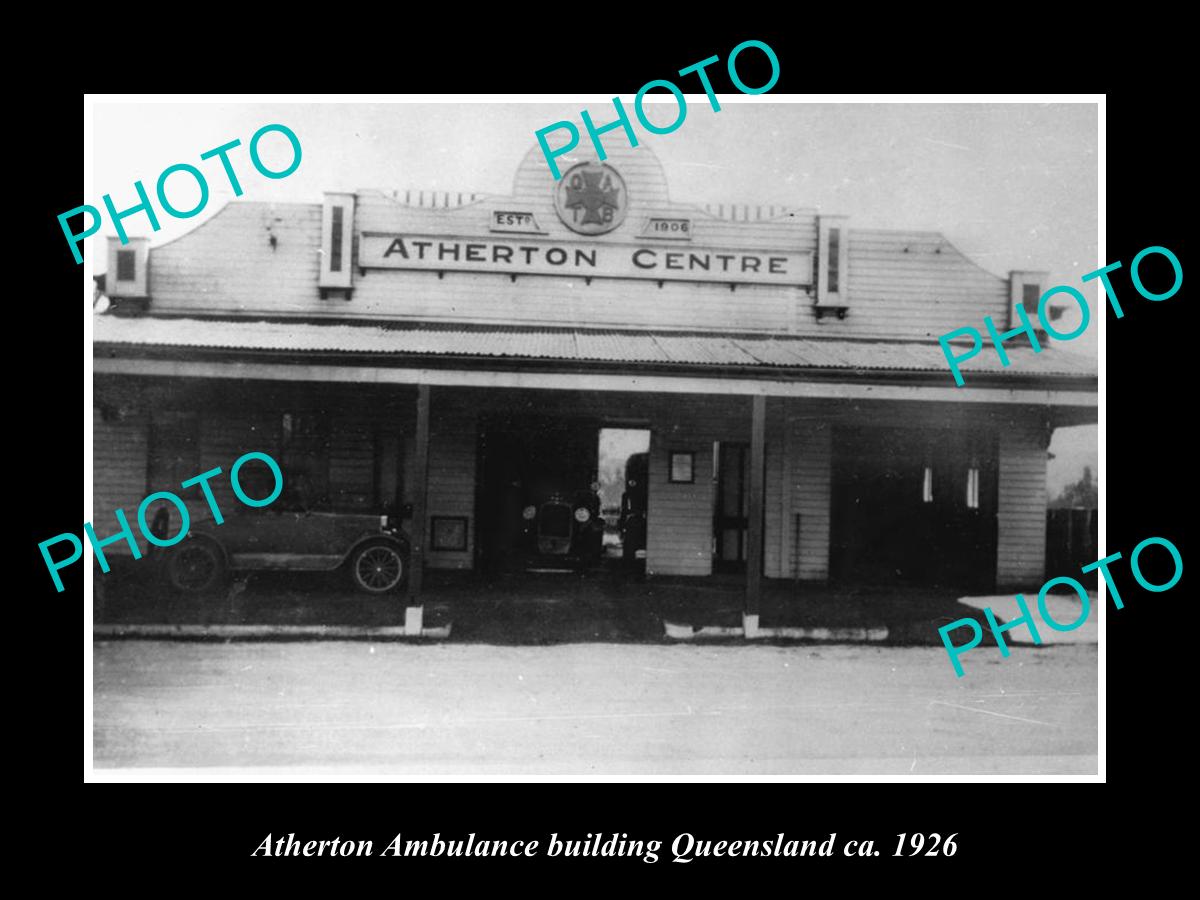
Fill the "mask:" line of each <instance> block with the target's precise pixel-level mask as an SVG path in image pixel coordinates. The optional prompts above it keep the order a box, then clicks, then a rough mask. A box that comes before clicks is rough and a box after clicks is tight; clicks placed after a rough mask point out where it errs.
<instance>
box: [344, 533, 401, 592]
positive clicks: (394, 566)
mask: <svg viewBox="0 0 1200 900" xmlns="http://www.w3.org/2000/svg"><path fill="white" fill-rule="evenodd" d="M407 576H408V554H407V553H405V551H404V548H403V547H401V546H400V545H399V544H395V543H393V542H391V541H368V542H367V543H365V544H363V545H361V546H360V547H357V548H356V549H355V550H354V552H353V553H351V554H350V582H351V584H353V585H354V587H355V589H357V590H359V591H362V592H364V593H367V594H386V593H388V592H389V591H394V590H396V589H397V588H398V587H400V585H402V584H403V583H404V579H405V578H406V577H407Z"/></svg>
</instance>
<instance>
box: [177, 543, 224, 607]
mask: <svg viewBox="0 0 1200 900" xmlns="http://www.w3.org/2000/svg"><path fill="white" fill-rule="evenodd" d="M227 574H228V570H227V567H226V565H225V556H224V554H222V553H221V548H220V547H218V546H217V545H216V543H214V542H213V541H207V540H190V541H185V542H184V543H183V544H182V545H180V546H179V547H176V548H174V549H173V550H171V551H170V555H169V556H168V558H167V580H168V581H169V582H170V583H171V587H173V588H175V590H177V591H181V592H182V593H185V594H204V593H208V592H210V591H213V590H215V589H216V588H218V587H220V586H221V585H223V584H224V583H225V580H226V576H227Z"/></svg>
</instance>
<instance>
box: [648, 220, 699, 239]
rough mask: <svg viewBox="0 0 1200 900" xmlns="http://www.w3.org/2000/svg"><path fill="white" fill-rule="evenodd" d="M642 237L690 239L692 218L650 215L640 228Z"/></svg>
mask: <svg viewBox="0 0 1200 900" xmlns="http://www.w3.org/2000/svg"><path fill="white" fill-rule="evenodd" d="M642 237H653V238H662V239H665V240H668V241H690V240H691V239H692V220H691V219H660V218H658V217H652V218H650V219H647V220H646V227H645V228H643V229H642Z"/></svg>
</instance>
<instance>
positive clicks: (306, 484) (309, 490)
mask: <svg viewBox="0 0 1200 900" xmlns="http://www.w3.org/2000/svg"><path fill="white" fill-rule="evenodd" d="M328 435H329V430H328V427H327V421H326V418H325V416H323V415H320V414H318V413H312V412H303V413H292V412H286V413H284V414H283V434H282V444H283V446H282V452H281V453H280V460H279V464H280V466H281V468H282V469H283V479H284V481H283V483H284V493H283V497H282V498H281V499H282V500H283V504H284V505H283V507H281V508H292V509H304V510H310V509H316V508H319V507H322V506H326V505H327V504H328V502H329V436H328ZM264 474H265V475H266V476H267V477H269V476H270V472H269V471H264ZM267 492H268V493H269V492H270V486H268V490H267ZM247 493H249V494H250V496H252V497H255V496H263V495H262V494H255V493H254V492H253V491H249V490H248V491H247Z"/></svg>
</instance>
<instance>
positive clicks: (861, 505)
mask: <svg viewBox="0 0 1200 900" xmlns="http://www.w3.org/2000/svg"><path fill="white" fill-rule="evenodd" d="M560 162H565V164H564V165H563V172H564V174H563V178H562V179H561V180H560V181H554V180H553V179H552V177H551V176H550V174H549V172H548V170H547V167H546V165H545V162H544V159H543V158H542V155H541V153H540V151H539V150H538V149H537V148H534V149H533V150H531V151H530V152H529V154H528V155H527V156H526V157H525V159H524V160H523V161H522V162H521V163H520V165H519V167H518V169H517V174H516V179H515V183H514V186H513V191H512V194H511V195H510V196H503V197H502V196H475V195H461V194H459V195H450V194H442V193H433V192H416V191H413V192H408V193H402V194H393V193H384V192H381V191H359V192H356V193H330V194H328V195H326V197H325V200H324V203H313V204H271V203H262V202H232V203H230V204H229V205H227V206H226V207H225V208H224V209H223V210H221V211H220V212H219V213H218V214H216V215H215V216H213V217H212V218H211V219H210V220H208V221H206V222H205V223H203V224H202V225H200V226H199V227H197V228H196V229H194V230H193V231H192V232H190V233H189V234H187V235H185V236H183V237H181V238H178V239H176V240H174V241H171V242H169V243H166V244H164V245H161V246H158V247H155V248H153V249H150V248H149V247H148V245H147V243H146V242H145V241H144V240H136V239H135V240H133V241H131V242H130V244H128V245H124V246H123V245H120V244H118V243H117V242H116V241H115V239H113V240H112V241H111V242H110V246H109V261H108V275H107V276H106V293H107V295H108V296H109V297H110V298H111V300H112V306H111V308H110V309H109V311H108V312H107V313H106V314H104V315H98V316H96V319H95V332H94V336H95V344H94V347H95V354H94V358H95V391H94V397H95V416H94V448H95V451H94V472H95V478H94V486H95V496H94V505H95V515H94V521H95V522H97V523H104V522H107V521H115V520H114V519H113V518H112V516H113V511H114V510H115V509H116V508H126V509H128V508H129V506H130V505H131V504H134V503H136V502H137V501H138V500H140V499H141V498H142V497H143V496H145V495H146V494H148V493H150V492H151V491H155V490H171V489H174V488H176V487H177V486H178V485H179V484H180V482H181V481H182V480H183V479H186V478H190V477H192V476H194V475H195V474H196V473H198V472H201V471H204V470H206V469H209V468H212V467H213V466H223V467H228V465H229V463H230V462H231V461H232V460H233V459H236V458H237V457H238V456H240V455H241V454H243V453H245V452H247V451H249V450H261V451H264V452H268V453H271V454H272V455H273V456H274V457H275V458H276V459H278V460H279V461H280V463H281V465H282V466H283V468H284V471H285V473H286V476H287V477H288V478H289V479H294V478H297V477H299V476H300V475H303V476H304V478H305V480H306V481H307V482H308V483H310V484H312V485H314V486H315V490H316V491H317V493H318V494H319V495H320V497H321V499H322V502H324V503H327V504H329V505H330V506H331V507H334V508H339V509H346V510H357V511H378V510H380V509H383V508H388V507H395V508H400V509H405V510H407V509H408V508H409V507H411V510H412V515H411V517H410V518H409V519H407V520H406V524H405V528H406V530H408V532H409V534H410V537H411V538H412V568H411V571H412V573H413V576H414V577H411V578H410V579H409V583H408V588H407V596H408V600H407V603H408V604H409V606H410V608H413V609H419V607H420V602H421V590H422V588H421V577H420V572H421V571H422V570H423V568H450V569H463V570H485V569H487V568H488V567H489V566H492V565H495V564H498V561H502V560H503V559H504V557H505V556H506V555H507V554H508V553H509V551H510V549H511V546H512V542H513V540H514V538H513V535H512V528H511V527H510V525H511V522H510V521H509V519H510V518H511V517H512V515H513V511H512V508H511V507H512V506H513V503H514V501H513V498H512V497H511V496H510V493H511V492H510V489H511V488H512V487H513V486H514V485H516V484H518V483H520V482H521V480H522V479H523V478H524V479H528V478H529V477H530V476H529V472H530V471H531V465H532V468H533V469H536V468H537V467H538V466H539V465H550V466H559V467H561V468H563V469H564V471H565V470H567V469H571V470H572V471H574V470H578V472H577V473H576V474H575V475H574V476H573V477H577V478H578V479H581V480H583V481H587V480H588V479H590V478H593V477H594V473H595V466H596V458H595V446H596V434H597V433H598V431H599V430H600V429H605V428H615V429H633V430H644V431H646V432H648V433H649V451H648V459H647V482H648V483H647V486H646V516H647V518H646V535H645V571H646V574H647V576H648V577H650V578H655V577H660V576H694V577H699V578H704V577H708V576H711V575H713V573H714V572H719V571H723V570H733V571H743V572H744V573H745V577H746V585H747V589H746V596H747V601H746V613H747V615H749V616H754V615H757V602H758V600H757V598H758V592H759V590H760V588H761V579H762V578H787V579H795V580H797V581H798V582H801V587H800V588H799V590H798V592H797V596H802V593H803V589H802V583H803V582H808V581H824V580H829V579H834V580H839V581H849V582H855V581H873V582H882V583H887V582H889V581H890V580H897V579H898V580H902V581H905V582H908V583H929V584H955V585H961V586H963V587H964V589H989V590H990V589H994V588H1001V587H1013V586H1023V587H1029V586H1031V585H1037V584H1040V583H1041V581H1042V580H1043V576H1044V574H1045V573H1044V554H1045V529H1046V488H1045V483H1046V464H1047V445H1048V443H1049V439H1050V435H1051V433H1052V432H1053V430H1054V429H1055V428H1056V427H1059V426H1063V425H1076V424H1083V423H1088V422H1095V421H1096V405H1097V403H1096V401H1097V397H1096V389H1097V378H1096V373H1095V370H1094V367H1093V366H1092V365H1090V364H1089V363H1088V362H1087V361H1080V360H1079V359H1078V358H1076V357H1073V356H1071V355H1069V354H1063V353H1061V352H1056V351H1055V349H1054V347H1053V346H1050V347H1048V348H1047V349H1043V351H1042V352H1041V353H1038V354H1034V353H1033V352H1032V350H1031V348H1029V347H1028V346H1026V347H1024V348H1022V347H1018V346H1015V345H1014V344H1015V342H1010V343H1009V344H1008V345H1007V347H1008V349H1009V356H1010V359H1011V365H1009V366H1008V367H1002V366H1001V365H1000V362H999V360H998V359H997V358H996V356H995V354H989V353H983V354H980V355H979V356H977V357H975V359H973V360H972V361H971V362H969V363H966V364H964V371H965V372H966V373H967V383H966V386H964V387H956V386H955V385H954V382H953V379H952V377H951V375H950V372H949V370H948V368H947V366H946V362H945V359H944V356H943V354H942V351H941V348H940V347H939V345H938V342H937V338H938V336H939V335H942V334H944V333H946V332H948V331H951V330H952V329H955V328H959V327H961V326H963V325H968V324H972V325H978V324H979V323H980V321H981V319H982V318H983V317H984V316H988V315H990V316H992V317H993V319H994V320H995V321H996V322H997V323H1007V324H1008V327H1013V325H1015V324H1017V323H1016V321H1015V316H1014V315H1013V310H1014V307H1015V306H1016V305H1020V304H1025V305H1026V307H1027V308H1028V306H1029V303H1030V297H1032V298H1033V300H1032V302H1033V308H1036V302H1037V297H1038V296H1039V295H1040V293H1041V291H1042V289H1044V287H1045V285H1042V283H1041V279H1042V278H1043V277H1044V276H1043V274H1042V273H1036V272H1013V273H1010V276H1009V277H1008V278H1001V277H998V276H995V275H993V274H991V273H989V272H987V271H985V270H983V269H982V268H980V267H979V266H978V265H976V264H975V263H973V262H972V261H971V260H969V259H967V258H965V257H964V256H963V255H962V254H961V253H960V252H959V251H957V250H956V249H955V248H954V247H953V246H952V245H951V244H950V243H949V242H948V241H947V240H946V239H945V238H944V237H943V236H942V235H940V234H937V233H925V232H901V231H883V230H874V229H860V228H856V227H854V224H853V223H852V222H850V221H848V219H847V218H846V217H844V216H831V215H824V214H819V213H817V212H816V211H814V210H811V209H803V208H792V207H783V206H780V207H767V208H762V207H759V208H750V207H741V206H739V207H717V208H702V207H698V206H695V205H689V204H687V203H681V202H676V201H674V200H672V199H671V198H670V196H669V193H668V185H667V178H666V173H665V172H664V170H663V168H662V166H661V165H660V163H659V162H658V160H657V159H656V157H655V156H654V155H653V153H652V151H650V150H649V149H647V148H645V147H642V148H638V149H635V150H625V151H624V152H620V151H613V152H611V153H610V154H609V156H608V158H607V159H606V160H604V161H603V162H601V161H599V160H597V159H595V158H594V157H589V156H586V155H583V154H580V155H577V156H576V157H575V158H573V159H569V160H568V159H566V158H565V157H564V158H563V160H560ZM531 460H532V461H534V462H533V463H532V464H531V462H530V461H531ZM547 460H556V461H555V462H547ZM214 487H215V488H216V490H217V495H218V496H217V499H218V502H221V503H222V504H223V505H232V503H233V500H232V497H231V496H229V495H228V494H226V495H224V496H222V494H221V491H222V490H226V491H227V490H228V488H227V486H226V487H225V488H222V487H221V486H220V485H218V484H216V483H215V482H214ZM191 493H195V494H196V496H195V497H192V496H188V497H187V499H188V501H189V504H191V503H192V502H193V501H194V509H193V510H192V512H193V515H194V516H195V517H196V518H198V519H203V518H204V517H205V516H206V515H207V505H206V503H205V501H204V499H203V497H202V496H201V495H200V494H199V492H198V491H196V492H191ZM518 505H519V504H518ZM98 531H101V532H103V528H101V527H99V524H98ZM116 549H119V545H117V546H114V550H116ZM531 577H532V576H531Z"/></svg>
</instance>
